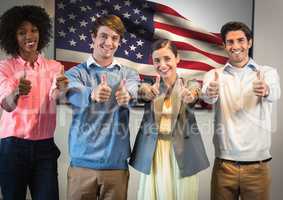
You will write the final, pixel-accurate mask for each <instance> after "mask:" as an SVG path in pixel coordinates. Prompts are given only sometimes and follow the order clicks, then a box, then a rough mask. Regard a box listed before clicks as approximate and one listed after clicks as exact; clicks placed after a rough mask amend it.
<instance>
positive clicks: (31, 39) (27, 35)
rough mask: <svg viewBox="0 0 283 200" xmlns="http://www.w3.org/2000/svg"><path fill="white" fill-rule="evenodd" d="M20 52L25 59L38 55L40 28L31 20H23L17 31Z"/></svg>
mask: <svg viewBox="0 0 283 200" xmlns="http://www.w3.org/2000/svg"><path fill="white" fill-rule="evenodd" d="M16 39H17V43H18V46H19V54H20V56H21V57H23V58H24V59H27V60H28V59H30V58H32V57H34V56H37V47H38V42H39V30H38V28H37V27H36V26H34V25H33V24H32V23H30V22H27V21H25V22H23V23H22V24H21V25H20V26H19V28H18V29H17V31H16Z"/></svg>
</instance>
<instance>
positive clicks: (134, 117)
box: [0, 0, 283, 200]
mask: <svg viewBox="0 0 283 200" xmlns="http://www.w3.org/2000/svg"><path fill="white" fill-rule="evenodd" d="M50 2H51V1H48V0H24V1H22V0H9V1H6V0H0V4H1V7H0V14H1V13H3V12H4V11H5V10H6V9H8V8H10V7H11V6H13V5H19V4H36V5H44V6H45V7H47V8H48V10H49V12H52V4H50ZM157 2H160V3H166V4H168V5H171V6H172V7H174V8H175V9H176V10H178V11H180V13H181V14H182V15H184V16H186V17H188V18H189V19H191V20H192V21H193V22H194V23H195V24H199V25H200V26H202V27H205V28H207V30H209V31H212V32H218V31H219V29H220V27H221V25H222V24H223V23H225V22H227V21H229V20H240V21H246V22H247V24H248V25H251V21H250V17H251V13H250V10H251V7H250V6H247V5H245V4H246V2H247V0H237V1H235V0H213V1H211V0H190V1H189V3H188V0H178V1H171V0H162V1H161V0H160V1H157ZM176 2H178V3H176ZM185 5H187V6H185ZM219 5H221V6H219ZM205 8H206V9H205ZM282 10H283V1H282V0H269V1H266V0H256V5H255V11H256V13H255V39H254V41H255V46H254V57H255V59H256V61H257V62H259V63H262V64H269V65H271V66H274V67H276V68H277V69H278V71H279V74H280V76H281V77H283V70H282V69H281V66H283V61H282V60H281V56H283V55H282V53H281V52H282V51H281V47H282V46H283V42H282V40H281V37H282V35H283V28H282V27H283V22H282V21H281V20H282V19H283V15H282V14H280V13H282V12H281V11H282ZM243 13H244V14H243ZM51 14H52V13H51ZM208 19H209V20H208ZM211 21H217V22H218V23H211ZM52 52H53V49H52V45H51V47H49V49H47V51H46V54H47V55H48V56H49V57H52V56H53V53H52ZM3 57H4V54H3V52H2V53H1V52H0V58H3ZM276 109H277V110H276V111H277V112H275V116H277V117H278V119H282V118H283V116H282V111H283V110H282V109H283V106H282V100H281V101H280V102H279V104H278V106H277V107H276ZM141 114H142V113H141V111H140V110H134V111H132V112H131V130H132V134H133V136H132V137H131V140H132V142H133V140H134V138H135V134H136V131H137V128H138V125H139V122H140V117H141ZM197 119H198V122H199V125H200V128H201V130H202V133H203V138H204V142H205V146H206V149H207V153H208V156H209V159H210V161H213V155H214V150H213V145H212V142H211V141H212V139H211V138H212V132H211V130H212V121H211V120H212V117H211V113H208V112H206V111H203V112H198V113H197ZM274 119H276V118H274ZM57 120H58V123H57V128H56V133H55V135H56V136H55V137H56V138H55V139H56V143H57V145H58V146H59V148H60V149H61V152H62V154H61V156H60V159H59V184H60V199H62V200H65V199H66V180H67V179H66V173H67V168H68V154H67V153H68V152H67V141H68V128H69V125H70V120H71V110H70V109H69V108H67V107H66V106H58V115H57ZM278 121H279V120H278ZM275 124H276V123H275ZM282 129H283V125H282V123H278V126H277V130H276V131H275V132H274V134H273V135H272V137H273V146H272V155H273V161H272V174H273V182H272V196H273V198H272V200H277V199H278V200H279V199H282V196H283V190H282V189H281V188H282V187H281V184H280V181H281V180H282V179H283V175H282V173H281V169H283V163H282V155H283V148H282V146H283V139H282V136H281V134H282V133H283V130H282ZM211 164H213V163H211ZM210 173H211V168H209V169H208V170H205V171H204V172H201V173H200V194H199V197H200V198H199V199H200V200H207V199H209V191H210ZM137 185H138V175H137V173H136V172H135V171H133V170H132V169H131V177H130V184H129V200H134V199H135V195H136V190H137Z"/></svg>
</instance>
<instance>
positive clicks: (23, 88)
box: [18, 72, 32, 96]
mask: <svg viewBox="0 0 283 200" xmlns="http://www.w3.org/2000/svg"><path fill="white" fill-rule="evenodd" d="M31 87H32V86H31V81H30V80H28V79H27V78H26V72H24V75H23V76H22V77H21V78H20V81H19V85H18V95H20V96H22V95H28V94H29V93H30V90H31Z"/></svg>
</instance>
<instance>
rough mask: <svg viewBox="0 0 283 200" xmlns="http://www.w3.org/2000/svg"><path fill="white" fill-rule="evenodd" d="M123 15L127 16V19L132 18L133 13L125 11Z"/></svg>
mask: <svg viewBox="0 0 283 200" xmlns="http://www.w3.org/2000/svg"><path fill="white" fill-rule="evenodd" d="M123 16H124V18H127V19H130V17H131V15H130V14H129V13H128V12H126V13H124V14H123Z"/></svg>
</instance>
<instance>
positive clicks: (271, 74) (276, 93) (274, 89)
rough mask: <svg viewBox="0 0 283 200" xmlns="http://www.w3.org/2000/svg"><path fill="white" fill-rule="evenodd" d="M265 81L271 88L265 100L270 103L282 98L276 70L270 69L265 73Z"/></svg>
mask: <svg viewBox="0 0 283 200" xmlns="http://www.w3.org/2000/svg"><path fill="white" fill-rule="evenodd" d="M264 80H265V82H266V83H267V85H268V87H269V94H268V96H267V97H265V98H264V99H265V100H267V101H269V102H274V101H276V100H278V99H279V98H280V96H281V89H280V80H279V75H278V72H277V70H276V69H273V68H268V69H267V70H265V71H264Z"/></svg>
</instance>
